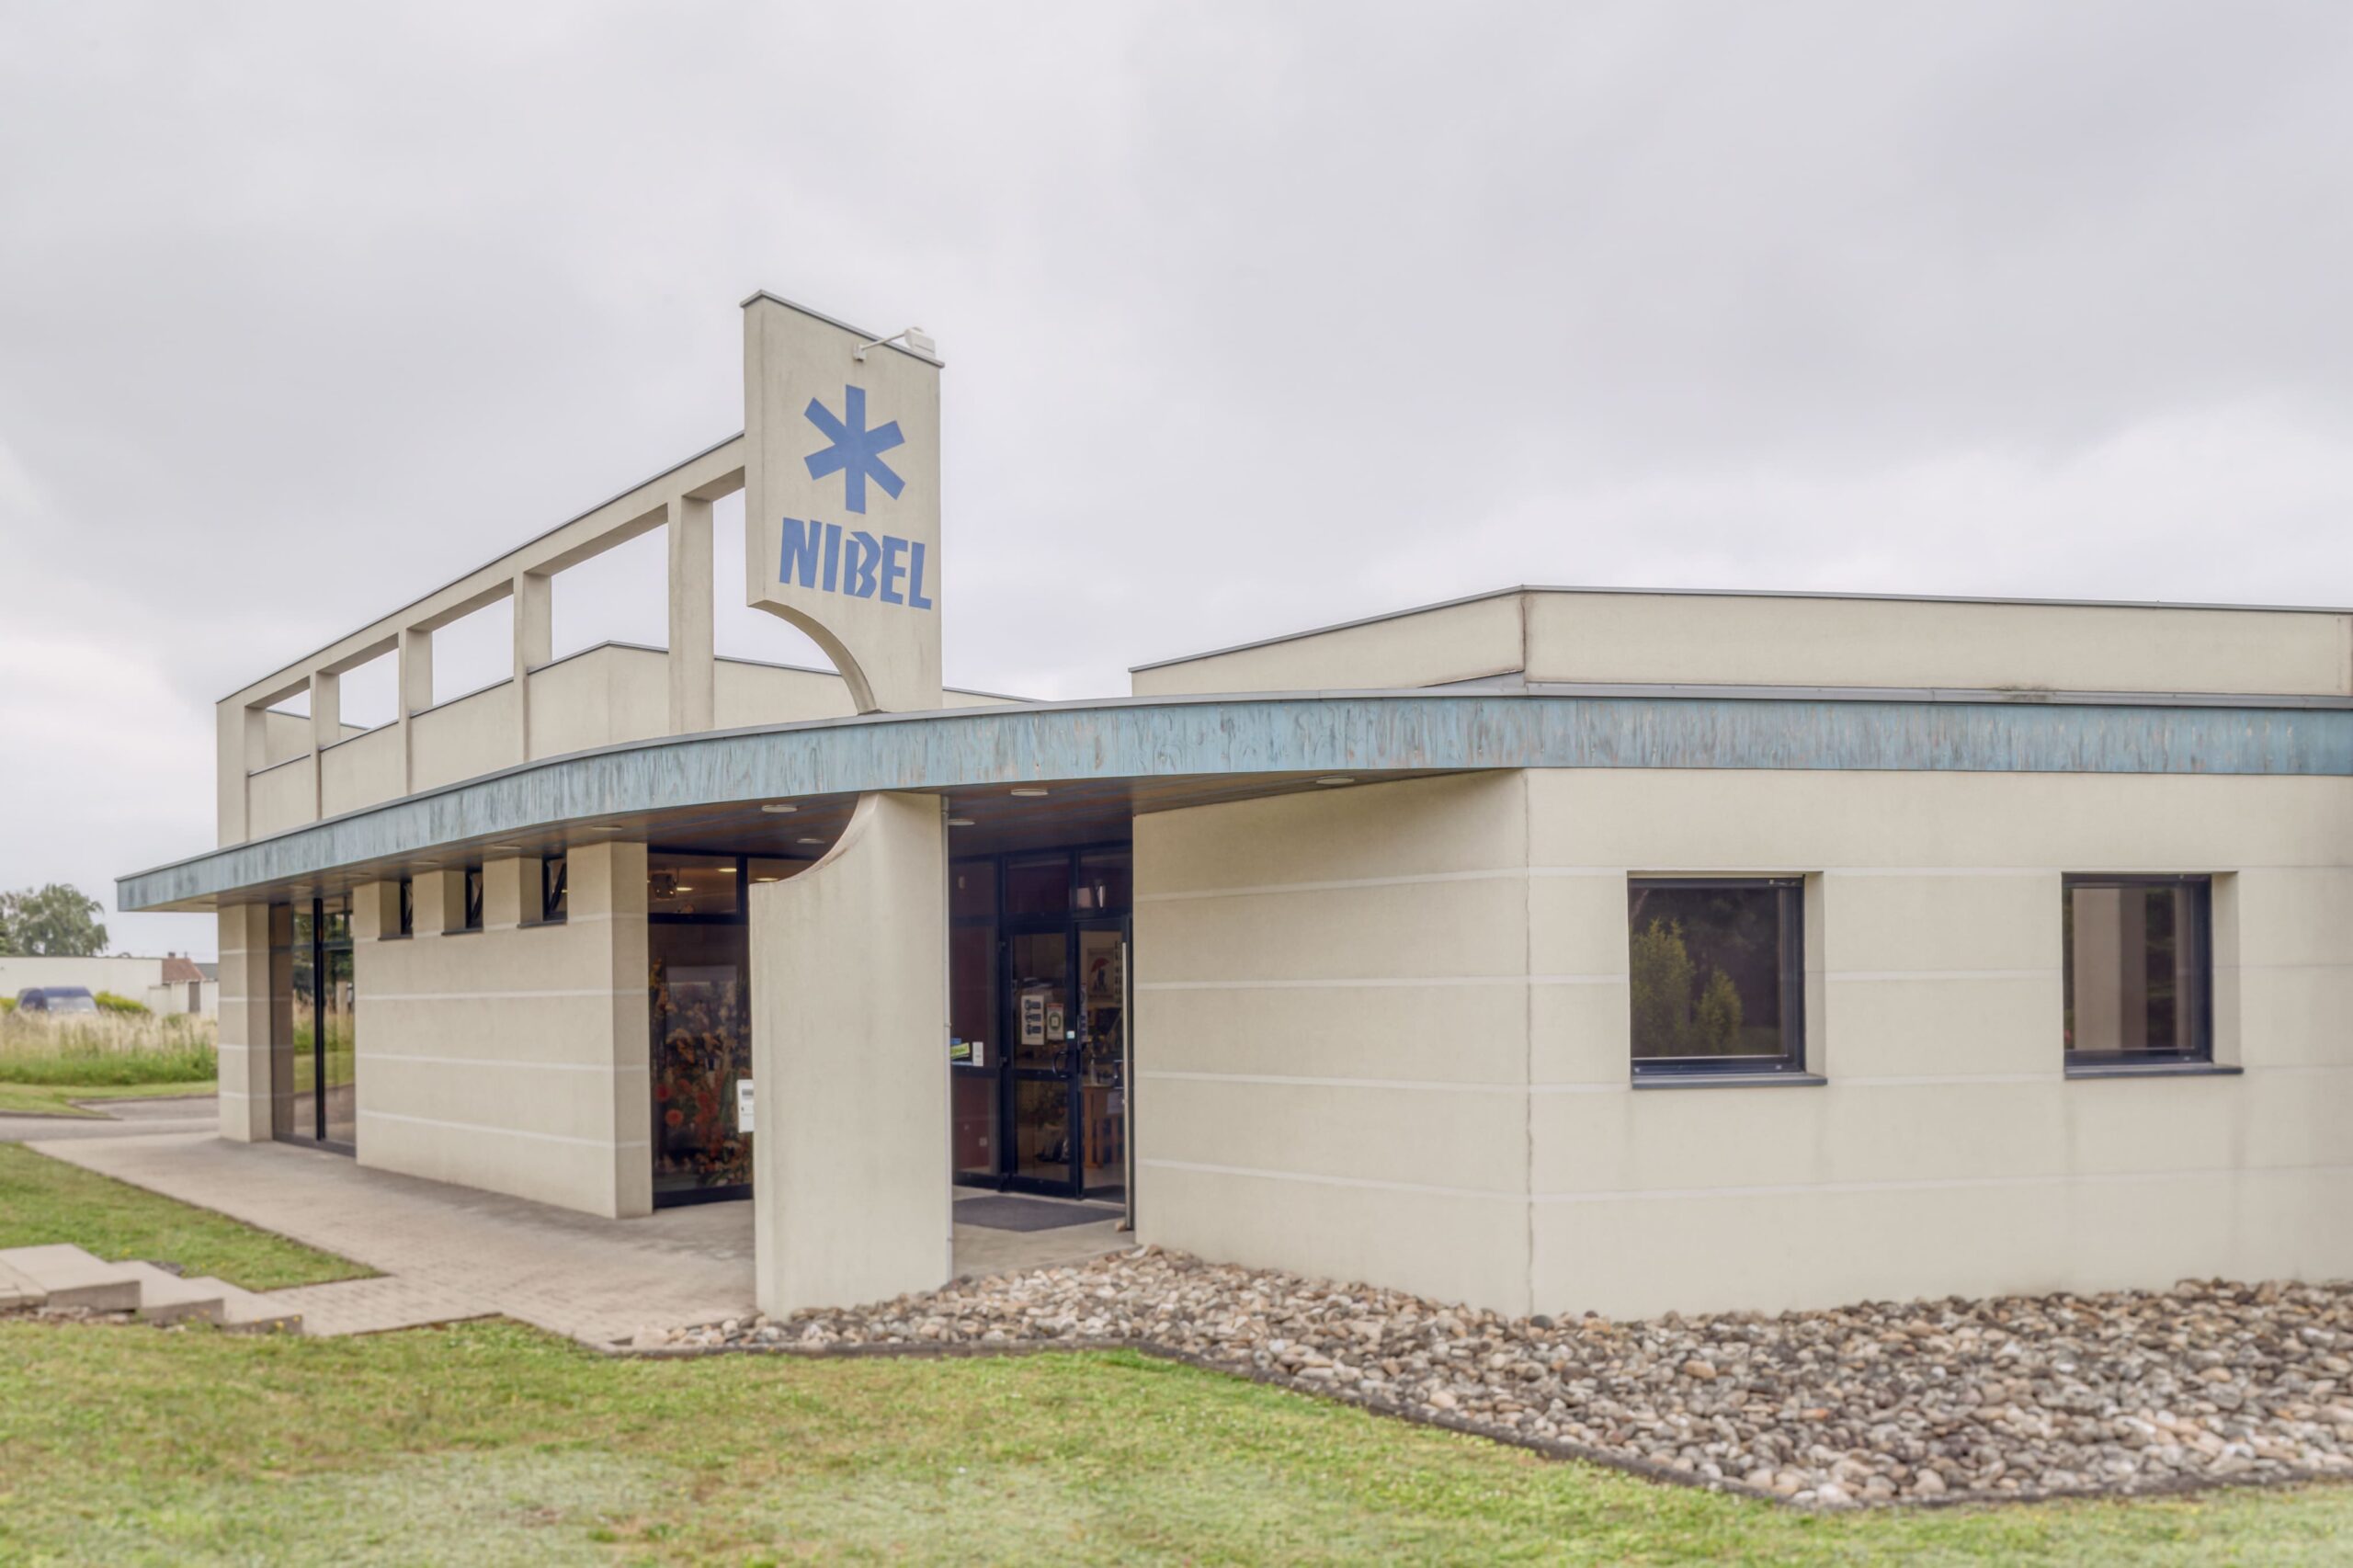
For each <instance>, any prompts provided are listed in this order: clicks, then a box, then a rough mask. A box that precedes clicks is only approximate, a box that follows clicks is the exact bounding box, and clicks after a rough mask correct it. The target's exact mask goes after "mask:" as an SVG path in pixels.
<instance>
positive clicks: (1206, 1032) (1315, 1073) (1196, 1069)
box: [1135, 938, 1528, 1084]
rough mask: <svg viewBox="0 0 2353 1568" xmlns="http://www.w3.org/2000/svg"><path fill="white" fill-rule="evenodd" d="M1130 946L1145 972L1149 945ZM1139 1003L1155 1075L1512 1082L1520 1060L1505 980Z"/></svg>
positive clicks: (1519, 1034)
mask: <svg viewBox="0 0 2353 1568" xmlns="http://www.w3.org/2000/svg"><path fill="white" fill-rule="evenodd" d="M1135 950H1136V955H1137V972H1138V974H1139V975H1145V974H1149V973H1151V972H1152V971H1151V969H1150V967H1149V966H1150V965H1151V963H1152V959H1153V955H1152V949H1150V948H1149V947H1147V946H1146V945H1145V944H1144V942H1143V941H1142V939H1141V938H1139V940H1138V941H1137V943H1136V949H1135ZM1145 1006H1147V1007H1148V1009H1149V1011H1150V1012H1151V1015H1152V1018H1153V1026H1154V1028H1153V1061H1154V1067H1155V1071H1157V1072H1160V1073H1215V1074H1227V1075H1234V1074H1253V1075H1271V1076H1277V1077H1293V1078H1330V1079H1345V1080H1350V1081H1358V1080H1370V1081H1375V1082H1378V1081H1381V1080H1384V1079H1385V1080H1390V1081H1393V1082H1403V1083H1425V1082H1438V1083H1456V1084H1462V1083H1469V1084H1514V1083H1517V1082H1518V1079H1519V1077H1520V1074H1522V1073H1523V1072H1524V1071H1525V1070H1526V1065H1527V1053H1528V994H1527V992H1526V990H1525V989H1524V988H1523V987H1522V986H1520V985H1518V983H1495V984H1490V985H1447V986H1410V985H1360V986H1350V985H1317V986H1308V987H1298V988H1291V987H1275V988H1268V987H1265V986H1249V987H1225V988H1218V989H1203V990H1192V989H1186V990H1170V991H1154V992H1153V993H1152V994H1151V1000H1150V1002H1149V1003H1148V1004H1146V1005H1145Z"/></svg>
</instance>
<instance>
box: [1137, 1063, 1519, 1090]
mask: <svg viewBox="0 0 2353 1568" xmlns="http://www.w3.org/2000/svg"><path fill="white" fill-rule="evenodd" d="M1137 1075H1138V1076H1139V1077H1143V1078H1165V1079H1170V1080H1172V1081H1174V1082H1176V1083H1188V1084H1265V1085H1277V1086H1282V1085H1289V1086H1292V1087H1297V1088H1302V1089H1413V1090H1437V1091H1439V1092H1444V1093H1454V1094H1480V1095H1519V1094H1526V1093H1527V1092H1528V1085H1525V1084H1474V1083H1452V1082H1449V1081H1447V1080H1445V1079H1437V1078H1313V1077H1306V1076H1292V1075H1290V1074H1282V1073H1191V1072H1180V1071H1175V1070H1169V1069H1155V1070H1154V1071H1151V1072H1146V1073H1142V1074H1137Z"/></svg>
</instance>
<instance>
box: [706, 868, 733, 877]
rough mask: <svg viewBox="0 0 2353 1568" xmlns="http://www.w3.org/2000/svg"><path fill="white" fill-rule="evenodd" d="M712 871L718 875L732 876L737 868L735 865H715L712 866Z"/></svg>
mask: <svg viewBox="0 0 2353 1568" xmlns="http://www.w3.org/2000/svg"><path fill="white" fill-rule="evenodd" d="M711 871H712V873H713V874H714V875H717V876H722V877H732V876H733V875H734V874H735V868H734V867H733V866H713V867H712V868H711Z"/></svg>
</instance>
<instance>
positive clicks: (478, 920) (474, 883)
mask: <svg viewBox="0 0 2353 1568" xmlns="http://www.w3.org/2000/svg"><path fill="white" fill-rule="evenodd" d="M466 929H467V930H469V931H479V930H481V929H482V868H481V867H480V866H469V867H467V868H466Z"/></svg>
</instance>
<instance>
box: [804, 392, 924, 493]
mask: <svg viewBox="0 0 2353 1568" xmlns="http://www.w3.org/2000/svg"><path fill="white" fill-rule="evenodd" d="M802 417H804V418H806V419H807V420H808V421H809V423H810V424H812V425H814V426H816V427H817V428H818V429H819V430H821V431H823V432H824V436H825V438H826V439H827V440H829V441H831V442H832V443H833V445H832V446H830V447H826V448H824V449H822V450H819V451H814V452H811V453H810V454H809V456H808V459H807V461H808V464H809V477H810V478H812V479H823V478H824V477H825V475H827V474H829V473H835V472H838V473H840V474H841V475H842V499H843V501H844V502H845V503H846V504H847V506H848V507H849V509H850V510H851V511H853V512H863V511H865V510H866V481H867V479H868V478H869V477H870V476H871V477H872V479H873V481H874V483H877V484H879V485H881V487H882V489H883V493H884V494H888V495H889V496H890V497H891V499H892V500H893V501H895V500H897V499H898V498H899V492H900V491H902V490H904V489H905V488H906V483H907V482H906V481H905V480H904V479H901V478H900V477H899V476H898V475H897V474H895V473H893V472H891V465H890V464H889V463H886V462H884V461H883V460H882V454H883V453H884V452H887V451H889V450H890V449H892V448H893V447H896V446H901V445H904V443H905V441H906V437H904V436H902V435H900V434H899V422H898V421H897V420H895V419H893V420H892V421H891V423H889V424H888V425H883V426H877V427H876V428H874V429H871V430H869V429H868V428H867V427H866V389H865V388H864V387H844V388H842V416H841V417H840V418H839V419H836V418H835V417H834V415H833V411H832V410H831V409H829V408H827V407H826V406H825V405H824V403H820V402H819V401H818V400H817V399H815V398H811V399H810V400H809V406H808V408H807V409H805V410H804V411H803V412H802Z"/></svg>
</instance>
